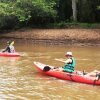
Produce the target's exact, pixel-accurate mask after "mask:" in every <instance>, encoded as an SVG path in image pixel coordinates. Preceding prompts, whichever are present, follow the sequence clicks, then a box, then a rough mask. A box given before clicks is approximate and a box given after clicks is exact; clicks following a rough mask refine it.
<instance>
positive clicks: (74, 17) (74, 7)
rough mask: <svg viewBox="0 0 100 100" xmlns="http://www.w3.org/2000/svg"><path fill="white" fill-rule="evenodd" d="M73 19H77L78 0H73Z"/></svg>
mask: <svg viewBox="0 0 100 100" xmlns="http://www.w3.org/2000/svg"><path fill="white" fill-rule="evenodd" d="M72 10H73V21H77V8H76V0H72Z"/></svg>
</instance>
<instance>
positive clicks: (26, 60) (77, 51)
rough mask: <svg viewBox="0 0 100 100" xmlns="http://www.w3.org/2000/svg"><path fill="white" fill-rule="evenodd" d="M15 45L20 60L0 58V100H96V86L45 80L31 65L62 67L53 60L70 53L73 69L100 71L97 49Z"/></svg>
mask: <svg viewBox="0 0 100 100" xmlns="http://www.w3.org/2000/svg"><path fill="white" fill-rule="evenodd" d="M15 45H16V51H18V52H19V53H20V54H21V57H20V58H9V57H0V100H89V99H90V100H100V95H99V94H100V86H93V85H87V84H81V83H75V82H70V81H64V80H60V79H56V78H53V77H49V76H46V75H43V74H41V73H39V72H38V71H37V70H36V69H35V68H34V65H33V61H39V62H41V63H45V64H48V65H54V66H63V63H62V62H58V61H55V60H54V59H55V58H63V59H65V56H64V54H65V53H66V51H70V50H71V51H72V52H73V55H74V56H75V58H76V62H77V66H76V69H77V70H86V71H92V70H94V69H97V70H100V47H77V46H76V47H75V46H74V47H70V46H64V45H62V46H61V45H60V46H50V45H32V44H27V43H26V44H24V45H23V44H15ZM0 49H2V47H1V46H0Z"/></svg>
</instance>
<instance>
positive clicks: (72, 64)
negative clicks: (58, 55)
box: [64, 57, 76, 72]
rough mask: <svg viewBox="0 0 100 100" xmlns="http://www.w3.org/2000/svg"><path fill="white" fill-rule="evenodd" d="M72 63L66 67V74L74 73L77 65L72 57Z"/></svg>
mask: <svg viewBox="0 0 100 100" xmlns="http://www.w3.org/2000/svg"><path fill="white" fill-rule="evenodd" d="M71 59H72V63H67V64H65V65H64V71H66V72H73V71H74V67H75V65H76V62H75V59H74V58H73V57H72V58H71Z"/></svg>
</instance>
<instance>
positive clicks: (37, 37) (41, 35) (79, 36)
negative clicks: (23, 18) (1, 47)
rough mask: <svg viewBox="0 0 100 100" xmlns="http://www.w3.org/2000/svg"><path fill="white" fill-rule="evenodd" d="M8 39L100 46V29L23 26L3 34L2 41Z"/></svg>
mask: <svg viewBox="0 0 100 100" xmlns="http://www.w3.org/2000/svg"><path fill="white" fill-rule="evenodd" d="M8 40H14V41H15V42H22V43H25V42H27V43H32V44H47V45H74V46H100V29H32V28H28V29H27V28H26V29H25V28H23V29H19V30H16V31H12V32H6V33H4V34H1V36H0V41H1V42H3V41H8Z"/></svg>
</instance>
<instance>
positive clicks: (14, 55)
mask: <svg viewBox="0 0 100 100" xmlns="http://www.w3.org/2000/svg"><path fill="white" fill-rule="evenodd" d="M0 56H3V57H19V56H20V54H19V53H17V52H15V53H8V52H0Z"/></svg>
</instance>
